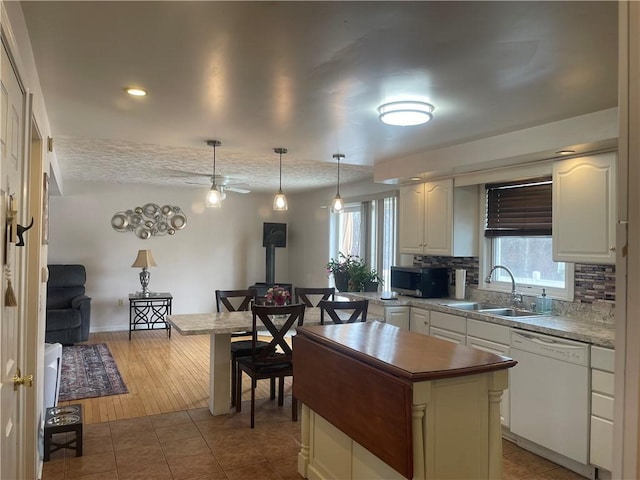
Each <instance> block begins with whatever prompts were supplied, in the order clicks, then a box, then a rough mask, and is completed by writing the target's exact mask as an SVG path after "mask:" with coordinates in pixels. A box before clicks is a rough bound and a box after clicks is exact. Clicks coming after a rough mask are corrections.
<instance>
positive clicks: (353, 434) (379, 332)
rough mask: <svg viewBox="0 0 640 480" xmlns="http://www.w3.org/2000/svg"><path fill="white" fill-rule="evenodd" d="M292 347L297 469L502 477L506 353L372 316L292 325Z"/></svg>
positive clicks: (309, 473)
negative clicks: (298, 411)
mask: <svg viewBox="0 0 640 480" xmlns="http://www.w3.org/2000/svg"><path fill="white" fill-rule="evenodd" d="M293 352H294V378H295V381H294V395H295V396H296V397H297V398H298V400H300V401H302V403H303V409H302V446H301V451H300V454H299V458H298V472H299V473H300V474H301V475H302V476H303V477H305V478H309V479H328V478H341V479H342V478H367V479H374V478H380V479H383V478H384V479H394V478H397V479H401V478H415V479H432V478H474V479H479V478H501V476H502V443H501V426H500V399H501V396H502V391H503V390H504V389H505V388H507V386H508V374H507V372H508V371H507V369H508V368H510V367H512V366H514V365H515V364H516V362H515V361H513V360H512V359H510V358H507V357H503V356H499V355H494V354H491V353H488V352H482V351H479V350H475V349H471V348H468V347H464V346H459V345H453V344H451V343H449V342H446V341H442V340H439V339H436V338H431V337H428V336H425V335H421V334H418V333H415V332H408V331H403V330H400V329H399V328H397V327H394V326H392V325H387V324H384V323H380V322H367V323H357V324H350V325H325V326H312V327H301V328H299V329H298V335H296V336H295V337H294V340H293Z"/></svg>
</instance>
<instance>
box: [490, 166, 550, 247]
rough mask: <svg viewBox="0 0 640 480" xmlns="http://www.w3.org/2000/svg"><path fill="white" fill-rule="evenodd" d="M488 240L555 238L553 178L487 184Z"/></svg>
mask: <svg viewBox="0 0 640 480" xmlns="http://www.w3.org/2000/svg"><path fill="white" fill-rule="evenodd" d="M486 192H487V212H486V219H487V221H486V226H485V231H484V235H485V237H507V236H517V237H530V236H549V235H551V222H552V218H551V208H552V207H551V198H552V197H551V196H552V191H551V177H541V178H534V179H530V180H526V181H519V182H510V183H499V184H497V183H496V184H487V185H486Z"/></svg>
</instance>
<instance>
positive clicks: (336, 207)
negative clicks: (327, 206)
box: [331, 193, 344, 213]
mask: <svg viewBox="0 0 640 480" xmlns="http://www.w3.org/2000/svg"><path fill="white" fill-rule="evenodd" d="M343 209H344V202H343V200H342V197H341V196H340V194H339V193H337V194H336V198H334V199H333V203H332V204H331V211H332V212H333V213H342V210H343Z"/></svg>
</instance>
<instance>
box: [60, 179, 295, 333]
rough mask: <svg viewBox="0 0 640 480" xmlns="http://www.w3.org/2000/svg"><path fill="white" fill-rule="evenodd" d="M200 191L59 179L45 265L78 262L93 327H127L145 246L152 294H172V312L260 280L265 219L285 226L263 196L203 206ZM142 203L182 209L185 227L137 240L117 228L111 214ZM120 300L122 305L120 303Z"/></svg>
mask: <svg viewBox="0 0 640 480" xmlns="http://www.w3.org/2000/svg"><path fill="white" fill-rule="evenodd" d="M205 193H206V189H190V188H166V187H141V186H132V185H113V184H96V183H88V182H86V183H79V182H67V183H65V196H64V197H52V198H51V201H50V234H49V263H50V264H56V263H81V264H83V265H85V267H86V269H87V284H86V287H87V294H88V295H89V296H90V297H92V299H93V300H92V303H91V308H92V312H91V317H92V319H91V331H93V332H97V331H113V330H127V329H128V321H129V310H128V305H129V303H128V294H129V293H133V292H135V291H138V290H140V281H139V277H138V274H139V273H140V269H138V268H131V264H132V263H133V261H134V259H135V258H136V254H137V252H138V250H139V249H150V250H151V251H152V253H153V257H154V259H155V260H156V263H157V264H158V266H157V267H154V268H151V269H150V272H151V281H150V284H149V287H150V290H151V291H156V292H160V291H162V292H167V291H168V292H171V293H172V294H173V297H174V302H173V313H198V312H211V311H214V310H215V296H214V291H215V290H216V289H235V288H246V287H247V286H249V285H251V284H253V283H255V282H264V281H265V280H266V278H265V263H266V260H265V258H266V257H265V248H264V247H263V246H262V226H263V225H262V224H263V222H265V221H266V222H283V223H288V220H287V212H274V211H273V210H272V207H271V202H272V196H271V195H269V194H256V193H253V194H250V195H238V194H232V193H230V194H228V196H227V199H226V200H225V203H224V205H223V207H222V208H221V209H207V208H205V207H204V197H205ZM146 203H156V204H158V205H160V206H162V205H165V204H171V205H176V206H178V207H180V208H181V209H182V210H183V211H184V212H185V214H186V216H187V226H186V227H185V228H184V229H183V230H179V231H177V232H176V234H175V235H173V236H170V235H165V236H161V237H151V238H150V239H148V240H142V239H139V238H137V237H136V236H135V235H134V234H133V233H132V232H123V233H120V232H117V231H116V230H114V229H113V228H112V227H111V217H112V216H113V214H114V213H116V212H118V211H124V210H127V209H133V208H135V207H137V206H142V205H144V204H146ZM288 250H289V248H277V249H276V275H275V278H276V281H281V282H289V281H290V280H291V277H290V275H289V261H288V258H287V257H288V252H287V251H288ZM123 300H124V302H123V305H120V304H119V302H122V301H123Z"/></svg>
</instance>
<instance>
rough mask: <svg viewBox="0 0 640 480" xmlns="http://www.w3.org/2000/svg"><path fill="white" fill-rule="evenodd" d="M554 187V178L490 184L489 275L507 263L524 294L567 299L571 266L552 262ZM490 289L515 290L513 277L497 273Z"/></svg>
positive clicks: (487, 229)
mask: <svg viewBox="0 0 640 480" xmlns="http://www.w3.org/2000/svg"><path fill="white" fill-rule="evenodd" d="M551 186H552V184H551V177H542V178H535V179H531V180H528V181H520V182H511V183H501V184H487V185H486V186H485V188H486V218H485V220H486V221H485V231H484V236H485V238H486V239H487V240H486V243H487V246H486V248H485V252H486V253H487V255H488V258H489V261H488V262H485V270H486V271H485V275H486V274H488V273H489V271H490V268H491V266H493V265H503V266H505V267H508V268H509V269H510V270H511V271H512V273H513V276H514V277H515V281H516V285H517V288H518V290H519V291H521V292H522V293H525V294H528V295H538V294H539V293H540V291H541V289H542V288H543V287H544V288H545V289H546V290H547V292H548V294H549V295H551V296H554V297H556V298H564V299H568V298H570V297H571V296H572V295H573V269H572V265H567V264H565V263H562V262H554V261H553V260H552V238H551V224H552V218H551V214H552V206H551V195H552V193H551ZM487 263H488V265H487ZM483 278H484V277H483ZM485 287H486V288H488V289H495V290H503V291H504V290H511V278H510V277H509V275H508V273H507V272H505V271H504V270H502V269H498V270H496V271H495V272H494V273H493V276H492V283H490V284H485ZM527 290H530V291H529V292H527Z"/></svg>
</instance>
